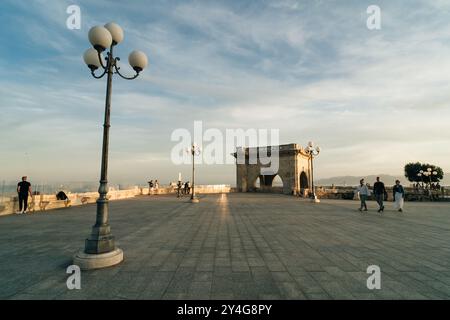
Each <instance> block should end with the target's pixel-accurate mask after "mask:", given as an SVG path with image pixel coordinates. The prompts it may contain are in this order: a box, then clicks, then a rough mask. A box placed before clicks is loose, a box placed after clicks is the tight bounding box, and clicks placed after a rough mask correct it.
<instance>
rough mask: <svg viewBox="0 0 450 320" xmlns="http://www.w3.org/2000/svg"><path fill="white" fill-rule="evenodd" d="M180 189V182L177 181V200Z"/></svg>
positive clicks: (179, 195)
mask: <svg viewBox="0 0 450 320" xmlns="http://www.w3.org/2000/svg"><path fill="white" fill-rule="evenodd" d="M181 187H182V182H181V181H178V183H177V198H179V197H181Z"/></svg>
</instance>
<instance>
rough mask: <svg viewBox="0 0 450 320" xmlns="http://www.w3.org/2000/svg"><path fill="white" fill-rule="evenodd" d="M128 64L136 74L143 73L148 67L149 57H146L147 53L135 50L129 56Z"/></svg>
mask: <svg viewBox="0 0 450 320" xmlns="http://www.w3.org/2000/svg"><path fill="white" fill-rule="evenodd" d="M128 62H129V63H130V66H131V67H132V68H133V69H134V71H136V72H141V71H142V70H144V69H145V67H147V65H148V59H147V56H146V55H145V53H143V52H142V51H138V50H134V51H133V52H131V53H130V55H129V56H128Z"/></svg>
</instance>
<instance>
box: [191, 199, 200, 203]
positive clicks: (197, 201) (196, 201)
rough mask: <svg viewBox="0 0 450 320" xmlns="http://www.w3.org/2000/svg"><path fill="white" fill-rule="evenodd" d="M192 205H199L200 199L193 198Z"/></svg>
mask: <svg viewBox="0 0 450 320" xmlns="http://www.w3.org/2000/svg"><path fill="white" fill-rule="evenodd" d="M191 202H192V203H199V202H200V200H199V199H198V198H191Z"/></svg>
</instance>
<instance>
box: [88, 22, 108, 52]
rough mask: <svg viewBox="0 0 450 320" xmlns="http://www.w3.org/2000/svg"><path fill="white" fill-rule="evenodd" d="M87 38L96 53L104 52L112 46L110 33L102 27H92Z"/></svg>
mask: <svg viewBox="0 0 450 320" xmlns="http://www.w3.org/2000/svg"><path fill="white" fill-rule="evenodd" d="M88 37H89V41H90V42H91V44H92V46H93V47H94V48H95V49H96V50H98V51H104V50H105V49H106V48H108V47H110V46H111V44H112V36H111V33H110V32H109V31H108V29H106V28H105V27H102V26H95V27H92V28H91V30H89V34H88Z"/></svg>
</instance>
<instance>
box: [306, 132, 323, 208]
mask: <svg viewBox="0 0 450 320" xmlns="http://www.w3.org/2000/svg"><path fill="white" fill-rule="evenodd" d="M304 150H305V153H306V154H307V155H308V156H309V160H310V163H311V189H312V193H311V200H312V201H314V202H317V203H319V202H320V200H319V198H317V195H316V188H315V187H314V166H313V163H314V158H315V157H317V156H318V155H319V153H320V150H321V149H320V147H319V146H316V147H315V146H314V142H312V141H310V142H308V145H307V146H306V147H305V148H304Z"/></svg>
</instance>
